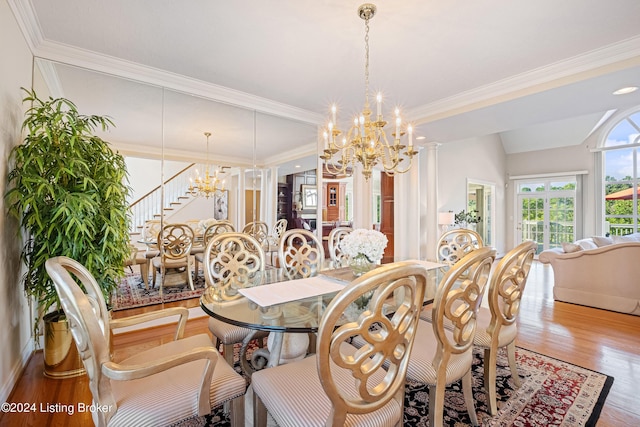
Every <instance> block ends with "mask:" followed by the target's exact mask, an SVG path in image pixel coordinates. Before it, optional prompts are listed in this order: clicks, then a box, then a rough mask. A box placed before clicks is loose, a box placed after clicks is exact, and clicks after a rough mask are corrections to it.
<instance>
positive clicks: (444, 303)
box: [407, 247, 496, 426]
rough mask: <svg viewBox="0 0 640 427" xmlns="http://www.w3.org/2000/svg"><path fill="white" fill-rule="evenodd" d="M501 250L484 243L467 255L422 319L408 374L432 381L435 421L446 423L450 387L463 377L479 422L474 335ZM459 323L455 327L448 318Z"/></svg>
mask: <svg viewBox="0 0 640 427" xmlns="http://www.w3.org/2000/svg"><path fill="white" fill-rule="evenodd" d="M495 257H496V251H495V249H492V248H489V247H484V248H480V249H477V250H475V251H473V252H470V253H468V254H467V255H465V256H463V257H462V258H461V259H460V260H459V261H458V262H456V263H455V264H454V265H453V266H451V268H450V269H449V270H448V271H447V272H446V273H445V275H444V277H443V278H442V280H441V282H440V284H439V285H438V287H437V290H436V295H435V298H434V303H433V306H432V309H431V311H432V314H431V318H432V319H433V321H432V323H429V322H426V321H424V320H422V319H421V320H420V322H419V324H418V333H417V335H416V340H415V344H414V346H415V348H416V349H419V351H414V352H412V353H411V356H410V359H409V367H408V369H407V378H408V379H410V380H412V381H416V382H419V383H422V384H427V385H428V386H429V425H430V426H442V424H443V414H444V391H445V388H446V386H447V385H448V384H451V383H453V382H456V381H459V380H462V390H463V394H464V399H465V403H466V406H467V411H468V412H469V416H470V418H471V422H472V423H473V425H474V426H475V425H478V418H477V416H476V412H475V405H474V401H473V391H472V387H471V366H472V362H473V339H474V335H475V332H476V324H477V320H476V319H477V313H478V308H479V307H480V302H481V301H482V295H483V292H484V290H485V287H486V285H487V283H488V281H489V272H490V270H491V265H492V263H493V261H494V259H495ZM447 322H449V323H451V324H452V325H453V328H452V330H449V329H447V328H446V327H445V323H447Z"/></svg>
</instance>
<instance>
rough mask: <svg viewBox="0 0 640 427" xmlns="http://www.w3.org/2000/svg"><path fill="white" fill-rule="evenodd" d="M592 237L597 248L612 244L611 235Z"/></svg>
mask: <svg viewBox="0 0 640 427" xmlns="http://www.w3.org/2000/svg"><path fill="white" fill-rule="evenodd" d="M592 239H593V242H594V243H595V244H596V246H598V247H599V248H601V247H603V246H608V245H612V244H613V239H612V238H611V237H604V236H593V237H592Z"/></svg>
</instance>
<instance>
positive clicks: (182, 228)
mask: <svg viewBox="0 0 640 427" xmlns="http://www.w3.org/2000/svg"><path fill="white" fill-rule="evenodd" d="M193 239H194V237H193V230H192V229H191V227H189V226H188V225H187V224H167V225H165V226H164V227H163V228H162V231H161V232H160V233H159V234H158V247H159V248H160V255H158V256H157V257H155V258H153V281H152V285H153V286H155V283H156V273H157V272H160V274H161V275H162V282H161V283H160V295H161V296H162V291H163V287H164V286H167V285H168V286H171V285H175V284H184V283H188V284H189V287H190V288H191V290H194V287H193V277H192V274H191V273H192V266H191V247H192V246H193ZM173 280H176V282H175V283H172V281H173Z"/></svg>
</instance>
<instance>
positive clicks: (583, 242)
mask: <svg viewBox="0 0 640 427" xmlns="http://www.w3.org/2000/svg"><path fill="white" fill-rule="evenodd" d="M575 244H576V245H580V247H581V248H582V249H584V250H585V251H588V250H589V249H595V248H597V247H598V246H597V245H596V244H595V243H594V242H593V239H591V238H587V239H580V240H577V241H576V242H575Z"/></svg>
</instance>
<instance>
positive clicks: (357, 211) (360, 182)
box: [353, 165, 373, 229]
mask: <svg viewBox="0 0 640 427" xmlns="http://www.w3.org/2000/svg"><path fill="white" fill-rule="evenodd" d="M372 197H373V178H369V181H366V180H365V179H364V175H362V167H361V166H360V165H357V166H356V168H355V170H354V171H353V228H365V229H371V228H372V227H373V212H372V208H371V206H372V202H371V199H372Z"/></svg>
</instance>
